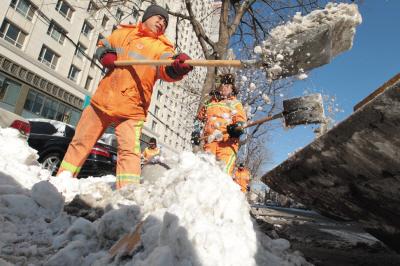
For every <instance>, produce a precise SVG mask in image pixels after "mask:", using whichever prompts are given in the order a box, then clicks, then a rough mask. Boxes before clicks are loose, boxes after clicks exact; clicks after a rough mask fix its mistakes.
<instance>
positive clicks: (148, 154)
mask: <svg viewBox="0 0 400 266" xmlns="http://www.w3.org/2000/svg"><path fill="white" fill-rule="evenodd" d="M157 155H160V148H158V147H156V148H154V149H151V148H149V147H146V148H145V149H144V151H143V158H144V159H145V160H150V159H151V158H153V157H154V156H157Z"/></svg>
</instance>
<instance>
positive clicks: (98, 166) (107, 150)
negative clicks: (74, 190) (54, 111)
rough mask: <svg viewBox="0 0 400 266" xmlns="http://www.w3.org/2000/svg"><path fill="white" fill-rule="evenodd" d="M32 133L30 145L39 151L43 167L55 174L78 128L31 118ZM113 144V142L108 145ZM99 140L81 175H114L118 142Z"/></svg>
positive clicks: (58, 122) (29, 140)
mask: <svg viewBox="0 0 400 266" xmlns="http://www.w3.org/2000/svg"><path fill="white" fill-rule="evenodd" d="M29 123H30V125H31V132H30V135H29V138H28V144H29V146H31V147H32V148H33V149H35V150H37V151H38V155H39V162H40V163H42V165H43V168H46V169H48V170H49V171H50V172H51V174H52V175H55V174H56V173H57V171H58V168H59V167H60V163H61V161H62V159H63V158H64V155H65V153H66V152H67V148H68V145H69V143H70V142H71V140H72V137H73V136H74V134H75V128H74V127H73V126H71V125H68V124H66V123H63V122H60V121H55V120H48V119H29ZM108 144H112V145H113V146H112V145H108ZM108 144H105V143H104V142H101V141H99V142H97V143H96V144H95V145H94V147H93V148H92V150H91V152H90V154H89V156H88V158H87V159H86V161H85V163H84V165H83V166H82V168H81V171H80V173H79V175H78V177H79V178H82V177H88V176H103V175H107V174H112V175H115V167H116V161H117V149H116V144H115V142H112V143H108Z"/></svg>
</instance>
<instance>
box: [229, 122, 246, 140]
mask: <svg viewBox="0 0 400 266" xmlns="http://www.w3.org/2000/svg"><path fill="white" fill-rule="evenodd" d="M243 126H244V123H243V122H237V123H235V124H230V125H228V126H227V127H226V131H228V134H229V137H231V138H240V136H241V135H242V134H243V133H244V128H242V127H243Z"/></svg>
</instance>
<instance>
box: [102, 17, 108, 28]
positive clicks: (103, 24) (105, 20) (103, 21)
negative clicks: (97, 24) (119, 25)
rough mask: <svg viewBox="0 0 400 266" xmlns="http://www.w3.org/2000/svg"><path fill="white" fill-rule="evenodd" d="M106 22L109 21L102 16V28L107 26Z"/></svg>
mask: <svg viewBox="0 0 400 266" xmlns="http://www.w3.org/2000/svg"><path fill="white" fill-rule="evenodd" d="M108 20H109V19H108V17H107V16H106V15H104V17H103V20H102V21H101V26H103V27H105V26H107V22H108Z"/></svg>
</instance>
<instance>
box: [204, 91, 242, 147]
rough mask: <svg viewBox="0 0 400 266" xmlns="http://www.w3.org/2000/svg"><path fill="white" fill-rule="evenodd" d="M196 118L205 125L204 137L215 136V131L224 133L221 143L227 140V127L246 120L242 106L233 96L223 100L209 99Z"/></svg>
mask: <svg viewBox="0 0 400 266" xmlns="http://www.w3.org/2000/svg"><path fill="white" fill-rule="evenodd" d="M197 118H198V119H199V120H201V121H203V122H204V123H205V125H204V129H203V135H204V136H205V137H208V136H210V135H212V134H215V131H216V130H219V131H220V132H223V133H224V134H223V141H226V140H227V139H228V138H229V135H228V133H226V126H227V125H229V124H233V123H237V122H243V123H245V122H246V120H247V118H246V113H245V112H244V109H243V105H242V103H241V102H240V101H239V100H237V99H236V97H235V96H232V97H230V98H228V99H223V100H218V99H216V98H215V97H213V98H211V100H210V101H209V102H207V103H206V104H204V105H203V107H202V109H201V110H200V112H199V114H198V115H197ZM215 141H218V140H215Z"/></svg>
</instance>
